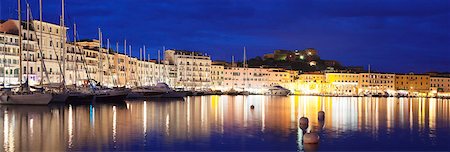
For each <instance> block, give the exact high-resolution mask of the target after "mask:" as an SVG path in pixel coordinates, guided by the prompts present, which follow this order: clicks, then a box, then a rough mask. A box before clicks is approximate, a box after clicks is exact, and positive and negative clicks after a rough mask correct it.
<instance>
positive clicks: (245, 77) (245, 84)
mask: <svg viewBox="0 0 450 152" xmlns="http://www.w3.org/2000/svg"><path fill="white" fill-rule="evenodd" d="M246 56H247V54H246V50H245V47H244V62H243V64H242V67H244V74H245V76H244V87H243V88H242V92H241V94H242V95H244V96H248V95H250V92H248V91H245V88H246V87H247V78H248V77H247V75H248V73H247V69H248V65H247V58H246Z"/></svg>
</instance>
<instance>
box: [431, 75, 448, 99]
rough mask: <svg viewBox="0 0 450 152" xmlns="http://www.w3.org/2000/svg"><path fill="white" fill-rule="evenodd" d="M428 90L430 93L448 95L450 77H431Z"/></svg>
mask: <svg viewBox="0 0 450 152" xmlns="http://www.w3.org/2000/svg"><path fill="white" fill-rule="evenodd" d="M430 89H431V91H432V93H438V92H440V93H444V92H446V93H447V94H448V93H450V77H431V78H430ZM449 96H450V94H449Z"/></svg>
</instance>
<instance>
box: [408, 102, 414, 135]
mask: <svg viewBox="0 0 450 152" xmlns="http://www.w3.org/2000/svg"><path fill="white" fill-rule="evenodd" d="M408 104H409V131H410V133H411V134H412V131H413V121H414V120H413V108H412V104H413V103H412V102H411V100H409V102H408Z"/></svg>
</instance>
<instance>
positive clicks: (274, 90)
mask: <svg viewBox="0 0 450 152" xmlns="http://www.w3.org/2000/svg"><path fill="white" fill-rule="evenodd" d="M290 93H291V91H290V90H289V89H286V88H283V87H282V86H278V85H277V86H273V87H270V88H269V89H268V90H267V91H266V92H265V93H264V95H270V96H287V95H289V94H290Z"/></svg>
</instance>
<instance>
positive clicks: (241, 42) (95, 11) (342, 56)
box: [0, 0, 450, 73]
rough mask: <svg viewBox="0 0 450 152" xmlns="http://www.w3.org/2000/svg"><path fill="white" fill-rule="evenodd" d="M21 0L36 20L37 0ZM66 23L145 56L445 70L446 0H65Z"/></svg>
mask: <svg viewBox="0 0 450 152" xmlns="http://www.w3.org/2000/svg"><path fill="white" fill-rule="evenodd" d="M29 1H30V2H31V5H32V6H31V7H32V11H33V16H34V18H36V19H38V17H39V16H38V13H39V12H38V11H39V10H38V0H29ZM22 3H25V1H22ZM0 5H1V9H2V10H1V16H0V17H1V18H2V19H7V18H17V14H16V11H15V10H16V9H17V0H1V1H0ZM23 6H25V5H23ZM23 9H25V7H23ZM60 12H61V4H60V1H58V0H44V20H45V21H49V22H53V23H59V21H58V19H59V17H58V16H59V15H60ZM24 16H25V15H24ZM74 22H76V23H77V25H78V32H79V35H80V37H79V38H81V39H83V38H97V28H98V27H101V28H102V30H103V32H104V36H103V37H104V38H110V39H111V41H112V42H114V43H115V42H116V41H119V42H120V46H121V47H120V51H123V50H122V49H123V47H122V43H123V40H124V39H127V41H128V42H129V43H131V44H132V45H133V51H134V56H136V55H138V54H139V50H138V48H139V47H142V46H143V45H146V47H147V48H148V50H149V51H150V53H151V56H152V58H156V54H157V50H162V47H163V46H166V48H173V49H181V50H193V51H201V52H205V53H208V54H209V55H211V56H212V58H213V60H231V56H232V55H235V56H236V58H238V59H242V55H243V47H244V46H246V47H247V52H248V56H249V57H255V56H258V55H263V54H266V53H271V52H272V51H273V50H275V49H290V50H295V49H299V50H302V49H305V48H316V49H317V50H318V51H319V55H320V56H321V57H322V58H323V59H333V60H338V61H340V62H341V63H342V64H344V65H349V66H350V65H351V66H358V65H360V66H367V65H368V64H371V66H372V68H373V69H375V70H379V71H385V72H416V73H417V72H428V71H441V72H450V2H449V1H448V0H441V1H438V0H338V1H331V0H329V1H328V0H314V1H308V0H236V1H232V0H227V1H221V0H66V24H67V25H68V26H69V27H70V28H72V25H73V23H74ZM70 33H72V31H70ZM70 35H71V34H70ZM71 39H72V38H71Z"/></svg>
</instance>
